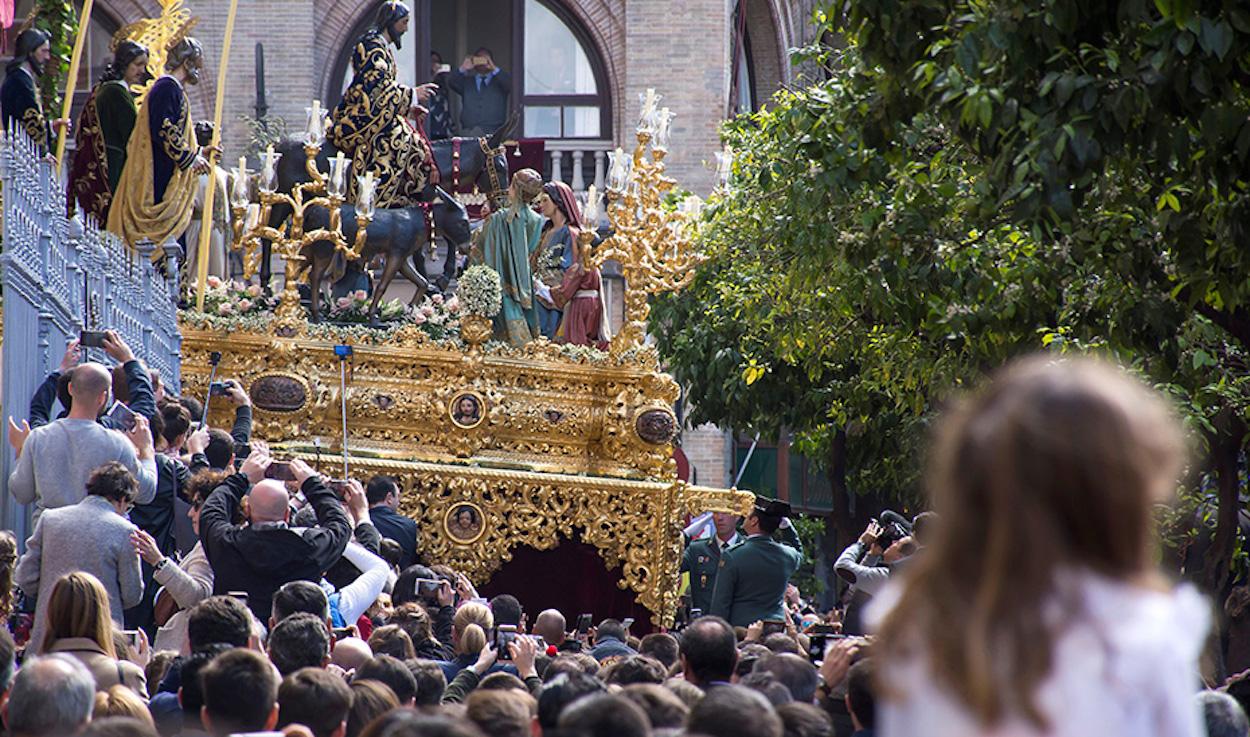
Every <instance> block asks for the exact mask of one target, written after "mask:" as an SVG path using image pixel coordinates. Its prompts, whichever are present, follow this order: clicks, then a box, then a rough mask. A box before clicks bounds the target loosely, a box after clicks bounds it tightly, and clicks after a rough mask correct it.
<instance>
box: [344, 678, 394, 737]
mask: <svg viewBox="0 0 1250 737" xmlns="http://www.w3.org/2000/svg"><path fill="white" fill-rule="evenodd" d="M351 690H352V704H351V710H350V711H349V712H348V714H347V737H359V736H360V733H361V732H363V731H364V730H365V727H367V726H369V723H370V722H372V721H373V720H374V719H377V718H378V717H380V716H382V715H383V714H385V713H386V712H388V711H391V710H392V709H398V708H399V699H397V698H395V692H394V691H392V690H391V687H390V686H388V685H386V684H385V683H382V682H381V681H371V680H369V679H364V678H355V679H354V680H352V685H351Z"/></svg>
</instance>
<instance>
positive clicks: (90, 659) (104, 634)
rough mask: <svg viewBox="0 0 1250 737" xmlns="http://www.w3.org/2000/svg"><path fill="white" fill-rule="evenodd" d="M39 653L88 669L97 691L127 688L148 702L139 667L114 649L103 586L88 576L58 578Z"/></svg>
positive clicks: (83, 574) (145, 686)
mask: <svg viewBox="0 0 1250 737" xmlns="http://www.w3.org/2000/svg"><path fill="white" fill-rule="evenodd" d="M40 652H41V653H64V654H66V655H70V656H73V657H74V658H76V659H77V660H79V661H81V662H82V664H83V665H85V666H87V670H89V671H91V675H92V677H93V678H95V682H96V689H97V690H99V691H106V690H108V689H109V688H111V687H113V686H117V685H122V686H126V687H129V688H130V689H131V690H133V691H134V692H135V693H136V694H138V695H139V696H141V697H143V698H145V699H146V698H147V696H148V692H147V680H146V679H145V677H144V675H143V669H142V668H140V667H139V666H138V665H136V664H134V663H132V662H130V661H128V660H124V659H120V658H119V657H118V654H117V651H116V650H115V649H114V647H113V621H112V619H111V618H110V616H109V597H108V592H107V591H105V589H104V584H102V583H100V581H99V579H97V578H96V577H95V576H92V575H91V574H90V573H84V572H82V571H76V572H74V573H67V574H65V575H64V576H61V578H59V579H58V580H57V582H56V585H55V586H54V587H53V588H52V595H51V597H49V599H48V606H47V631H46V633H45V635H44V638H43V645H42V647H41V648H40Z"/></svg>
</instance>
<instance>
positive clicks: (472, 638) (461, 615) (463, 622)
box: [451, 601, 495, 655]
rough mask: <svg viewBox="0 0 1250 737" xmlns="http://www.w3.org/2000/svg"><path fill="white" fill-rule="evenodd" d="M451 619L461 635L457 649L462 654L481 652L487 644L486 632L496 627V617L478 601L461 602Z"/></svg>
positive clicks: (455, 629) (459, 635)
mask: <svg viewBox="0 0 1250 737" xmlns="http://www.w3.org/2000/svg"><path fill="white" fill-rule="evenodd" d="M451 621H452V628H453V629H454V631H455V632H456V634H457V636H458V637H459V644H458V646H457V647H456V651H457V652H458V653H460V654H461V655H477V654H478V653H479V652H481V650H482V648H483V647H485V646H486V633H487V632H490V631H491V630H493V629H494V628H495V617H494V615H492V614H491V613H490V609H489V608H488V607H487V606H486V605H485V604H481V603H479V602H476V601H470V602H466V603H464V604H461V605H460V608H459V609H457V610H456V614H455V616H454V617H452V620H451ZM475 627H476V629H477V631H476V632H475V631H474V628H475Z"/></svg>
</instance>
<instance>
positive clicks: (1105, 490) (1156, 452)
mask: <svg viewBox="0 0 1250 737" xmlns="http://www.w3.org/2000/svg"><path fill="white" fill-rule="evenodd" d="M1183 455H1184V454H1183V443H1182V436H1181V432H1180V427H1179V425H1178V423H1177V422H1176V420H1175V418H1174V417H1173V415H1172V412H1171V411H1170V409H1169V407H1168V405H1167V403H1166V402H1165V401H1164V400H1163V399H1162V397H1161V396H1160V395H1159V394H1157V393H1155V392H1153V391H1152V390H1150V389H1148V388H1147V387H1146V386H1145V385H1143V384H1142V383H1141V382H1139V381H1137V380H1135V379H1133V378H1130V377H1129V376H1128V375H1127V374H1126V373H1125V372H1124V371H1122V370H1121V369H1118V368H1116V367H1114V366H1111V365H1109V364H1105V363H1102V362H1099V361H1094V360H1090V359H1066V358H1065V359H1062V360H1056V359H1055V358H1054V357H1052V356H1045V357H1034V358H1031V359H1026V360H1023V361H1017V362H1015V363H1013V364H1011V365H1010V366H1008V367H1007V368H1005V369H1003V370H1002V371H999V372H998V373H997V374H996V375H995V376H994V378H993V380H992V381H991V382H990V383H989V384H988V385H987V386H986V387H985V388H984V389H983V390H981V391H980V392H978V393H977V394H976V395H974V396H973V397H971V398H970V399H969V400H968V401H965V402H964V403H963V404H962V406H960V407H959V408H958V409H957V410H955V411H954V412H952V413H950V415H949V416H948V417H946V418H945V419H944V420H943V421H942V422H941V424H940V430H939V433H938V436H937V441H936V443H935V447H934V449H933V451H932V453H931V459H932V468H931V469H930V471H929V472H928V473H927V479H928V480H929V483H930V486H931V489H930V491H931V496H932V502H933V509H934V511H936V512H937V513H938V514H939V515H940V516H941V524H940V525H939V526H938V529H937V534H936V536H935V539H934V540H933V543H932V544H931V545H929V546H928V548H927V550H926V554H925V555H924V556H923V558H922V559H917V560H916V561H915V562H914V564H913V566H914V567H913V569H912V570H911V572H910V574H911V575H909V576H908V577H907V579H906V583H905V585H904V588H903V591H902V594H901V596H900V597H899V601H898V604H897V606H895V607H894V608H893V609H892V610H891V612H890V614H888V615H887V616H886V618H885V620H884V622H883V623H882V626H881V628H880V632H879V634H880V645H882V648H881V654H882V656H883V657H882V661H881V662H882V665H883V671H888V670H889V666H890V665H891V664H893V663H895V662H900V661H901V660H903V659H904V653H905V652H907V651H909V650H911V651H914V650H915V649H916V648H923V649H924V651H925V652H924V657H925V659H926V660H927V662H928V663H929V664H930V666H931V668H932V670H933V672H937V673H942V674H943V677H944V678H943V679H944V682H945V684H946V686H948V687H949V689H950V693H951V695H952V696H953V698H954V699H955V700H956V703H959V704H961V705H962V706H963V707H965V708H966V709H967V711H968V712H969V713H970V715H971V717H972V718H973V719H974V720H975V721H976V722H978V723H979V724H980V726H982V727H991V726H994V725H996V724H998V723H1000V722H1001V721H1002V720H1004V719H1006V718H1008V717H1012V716H1018V717H1020V718H1022V719H1024V720H1026V721H1027V722H1028V723H1030V724H1032V725H1034V726H1035V727H1038V728H1043V729H1044V728H1045V727H1046V717H1045V715H1044V714H1043V713H1042V711H1041V709H1040V708H1039V706H1038V704H1037V700H1036V695H1037V691H1038V689H1039V687H1040V686H1041V684H1042V683H1043V681H1045V680H1046V679H1047V678H1050V677H1052V676H1053V675H1054V673H1053V672H1052V666H1053V664H1054V657H1053V649H1054V638H1055V637H1057V636H1058V633H1056V632H1054V631H1053V629H1052V628H1051V627H1050V626H1049V623H1048V621H1047V620H1046V611H1047V605H1048V604H1049V603H1051V602H1053V601H1054V597H1055V595H1056V592H1055V590H1054V586H1055V579H1056V577H1057V576H1058V575H1059V573H1060V572H1068V573H1070V572H1073V571H1075V572H1081V571H1088V572H1091V573H1093V574H1095V575H1097V576H1100V577H1104V578H1107V579H1110V580H1113V581H1114V580H1119V581H1128V580H1138V581H1140V580H1142V579H1143V578H1148V577H1150V576H1153V575H1155V574H1154V570H1155V559H1154V553H1153V547H1154V545H1155V537H1154V533H1153V531H1154V524H1153V509H1154V507H1155V505H1156V504H1159V503H1163V502H1166V501H1167V500H1168V498H1169V497H1170V496H1171V495H1172V493H1173V492H1174V491H1175V487H1176V479H1177V475H1178V473H1179V470H1180V468H1181V465H1182V461H1183ZM1012 550H1027V551H1028V555H1025V556H1013V555H1012V554H1011V552H1010V551H1012ZM1007 557H1010V558H1011V561H1012V563H1011V565H1009V566H987V565H985V562H986V561H995V560H1003V559H1005V558H1007ZM987 642H990V643H994V646H993V647H984V646H983V643H987ZM883 677H884V678H885V679H886V680H888V679H889V675H888V672H887V673H885V674H884V676H883Z"/></svg>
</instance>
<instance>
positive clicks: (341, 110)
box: [327, 0, 437, 208]
mask: <svg viewBox="0 0 1250 737" xmlns="http://www.w3.org/2000/svg"><path fill="white" fill-rule="evenodd" d="M410 19H411V11H409V9H408V6H407V5H405V4H404V3H402V2H399V1H398V0H388V2H385V3H383V4H382V6H381V7H380V8H378V14H377V17H376V18H375V20H374V23H373V26H372V27H371V28H370V29H369V30H368V31H367V32H366V33H365V35H364V36H362V37H361V38H360V41H359V42H357V44H356V48H355V50H354V51H353V52H352V73H353V76H352V82H351V85H350V86H348V88H347V91H346V92H344V93H343V101H342V102H340V103H339V104H338V107H336V108H335V109H334V112H333V114H332V115H331V125H330V130H329V131H328V132H327V138H328V139H329V141H330V143H332V144H334V146H335V147H336V148H338V150H339V151H342V152H343V153H344V154H347V155H348V156H350V157H351V159H352V172H353V174H355V176H352V177H350V178H349V179H348V192H347V199H349V200H354V199H355V198H356V186H357V185H356V177H358V176H363V175H364V174H365V173H370V174H372V175H373V179H374V181H375V182H376V183H377V185H376V189H375V195H374V206H375V207H378V208H394V207H412V206H414V205H416V204H418V202H420V201H421V200H422V193H423V191H424V190H425V187H426V184H427V183H430V182H431V180H432V178H433V180H434V181H437V179H436V176H437V175H436V172H435V170H434V168H433V167H434V154H433V152H432V151H431V149H430V144H429V141H427V140H426V139H425V135H424V134H423V133H422V132H421V130H420V128H418V127H417V125H416V124H414V123H413V122H412V121H410V120H408V117H409V116H411V117H413V118H416V119H418V120H419V119H420V118H421V116H423V115H424V114H425V110H424V109H423V108H422V107H420V105H419V104H418V103H419V102H421V101H424V100H425V99H427V98H428V97H429V95H430V94H431V92H432V91H433V89H434V88H435V87H436V86H437V85H422V86H421V87H405V86H404V85H401V84H399V82H398V81H396V78H395V73H396V71H397V70H398V68H399V67H398V65H397V64H396V62H395V53H394V52H393V51H392V50H391V44H394V45H395V48H399V47H400V42H401V39H402V38H403V35H404V33H405V32H406V31H407V30H408V23H409V21H410ZM425 199H429V198H425Z"/></svg>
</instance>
